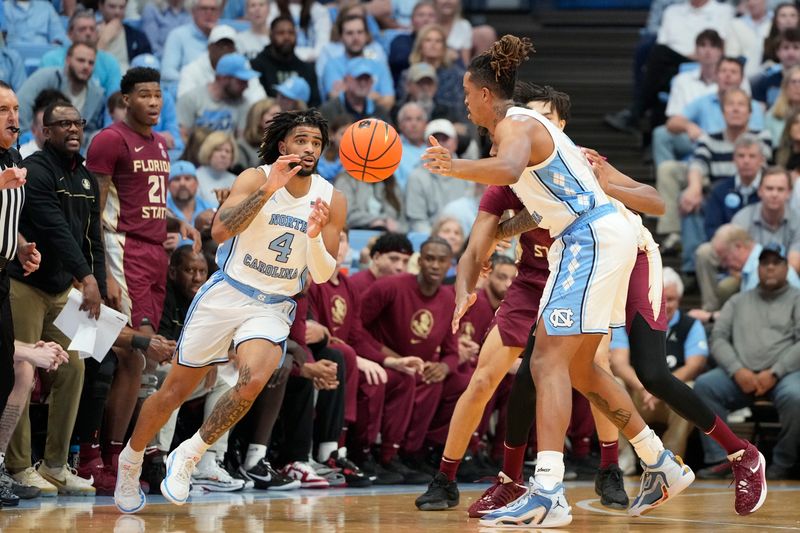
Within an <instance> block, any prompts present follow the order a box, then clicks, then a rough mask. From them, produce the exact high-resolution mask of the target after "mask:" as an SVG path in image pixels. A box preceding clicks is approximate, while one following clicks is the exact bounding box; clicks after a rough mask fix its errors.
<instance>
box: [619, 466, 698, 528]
mask: <svg viewBox="0 0 800 533" xmlns="http://www.w3.org/2000/svg"><path fill="white" fill-rule="evenodd" d="M642 466H643V467H644V473H643V474H642V484H641V486H640V487H639V494H638V495H637V496H636V499H634V500H633V503H632V504H631V506H630V507H629V508H628V514H629V515H631V516H641V515H643V514H645V513H649V512H650V511H652V510H653V509H655V508H656V507H658V506H659V505H662V504H664V503H666V502H667V500H669V499H670V498H674V497H675V496H677V495H678V494H680V493H681V492H683V490H684V489H686V487H688V486H689V485H691V484H692V481H694V472H692V469H691V468H689V467H688V466H686V465H685V464H683V460H681V458H680V457H678V456H676V455H675V454H673V453H672V452H671V451H669V450H664V451H662V452H661V454H660V455H659V456H658V462H657V463H656V464H655V465H653V466H647V465H645V464H644V463H642Z"/></svg>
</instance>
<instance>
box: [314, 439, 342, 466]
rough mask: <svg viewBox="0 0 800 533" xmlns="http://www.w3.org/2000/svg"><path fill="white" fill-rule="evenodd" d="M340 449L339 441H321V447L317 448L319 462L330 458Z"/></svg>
mask: <svg viewBox="0 0 800 533" xmlns="http://www.w3.org/2000/svg"><path fill="white" fill-rule="evenodd" d="M338 449H339V443H338V442H335V441H332V442H320V443H319V447H318V448H317V462H318V463H324V462H325V461H327V460H328V458H330V456H331V454H332V453H333V452H335V451H336V450H338Z"/></svg>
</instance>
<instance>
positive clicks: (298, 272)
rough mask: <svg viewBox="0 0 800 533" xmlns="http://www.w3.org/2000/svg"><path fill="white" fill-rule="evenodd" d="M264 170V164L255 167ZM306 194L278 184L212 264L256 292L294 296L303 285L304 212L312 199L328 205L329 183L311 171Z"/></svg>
mask: <svg viewBox="0 0 800 533" xmlns="http://www.w3.org/2000/svg"><path fill="white" fill-rule="evenodd" d="M260 168H261V169H262V170H263V171H264V174H265V175H269V169H270V166H269V165H264V166H262V167H260ZM306 179H310V180H311V186H310V187H309V189H308V193H307V194H306V195H305V196H302V197H300V198H295V197H294V196H292V195H291V194H289V191H287V190H286V188H285V187H284V188H281V189H278V191H277V192H275V194H273V195H272V197H271V198H270V199H269V200H267V203H266V204H264V206H263V207H262V208H261V211H259V213H258V215H256V217H255V218H254V219H253V221H252V222H251V223H250V225H249V226H247V228H245V230H244V231H242V232H241V233H240V234H238V235H236V236H234V237H232V238H230V239H228V240H227V241H225V242H224V243H223V244H222V246H220V247H219V249H218V250H217V265H218V266H219V268H220V269H221V270H222V271H223V272H224V273H225V274H226V275H227V276H228V277H230V278H232V279H233V280H235V281H238V282H239V283H244V284H245V285H249V286H250V287H252V288H254V289H257V290H259V291H261V292H265V293H269V294H275V295H281V296H294V295H295V294H297V293H299V292H301V291H302V290H303V284H304V283H305V279H306V273H307V270H308V265H307V263H306V245H307V236H306V232H307V230H308V217H309V215H311V211H312V210H313V207H314V202H315V201H316V199H317V198H321V199H322V200H324V201H325V202H327V203H328V204H330V202H331V197H332V196H333V186H332V185H331V184H330V183H328V182H327V181H325V179H324V178H322V177H321V176H320V175H319V174H312V175H311V176H309V177H308V178H306Z"/></svg>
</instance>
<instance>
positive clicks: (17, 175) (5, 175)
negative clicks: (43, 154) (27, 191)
mask: <svg viewBox="0 0 800 533" xmlns="http://www.w3.org/2000/svg"><path fill="white" fill-rule="evenodd" d="M27 175H28V169H27V168H19V167H8V168H5V169H4V170H3V171H2V172H0V189H18V188H19V187H22V186H23V185H25V176H27Z"/></svg>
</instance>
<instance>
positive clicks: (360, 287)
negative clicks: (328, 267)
mask: <svg viewBox="0 0 800 533" xmlns="http://www.w3.org/2000/svg"><path fill="white" fill-rule="evenodd" d="M377 279H378V278H376V277H375V274H373V273H372V271H371V270H370V269H368V268H365V269H364V270H362V271H361V272H356V273H355V274H353V275H352V276H350V278H349V281H350V288H351V289H352V290H353V294H354V295H356V296H358V297H360V296H363V295H364V291H366V290H367V289H368V288H369V287H370V286H371V285H372V284H373V283H375V281H376V280H377Z"/></svg>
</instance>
